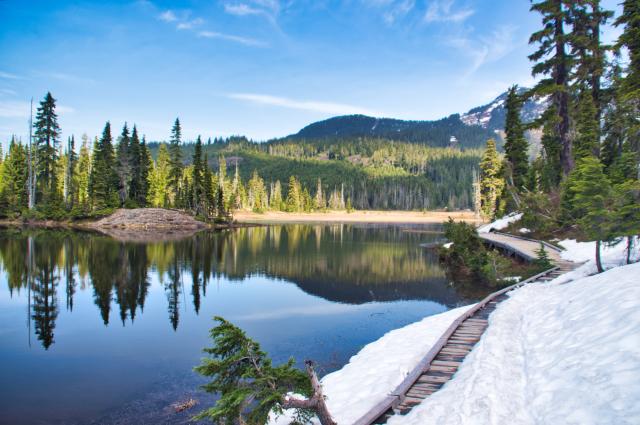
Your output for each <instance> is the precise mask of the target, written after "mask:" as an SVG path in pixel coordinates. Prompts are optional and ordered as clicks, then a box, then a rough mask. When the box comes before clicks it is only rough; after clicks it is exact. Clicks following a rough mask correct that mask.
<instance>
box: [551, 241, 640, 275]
mask: <svg viewBox="0 0 640 425" xmlns="http://www.w3.org/2000/svg"><path fill="white" fill-rule="evenodd" d="M558 243H559V244H560V245H561V246H562V247H563V248H565V251H562V252H561V253H560V256H561V257H562V259H564V260H568V261H573V262H576V263H582V262H584V263H585V264H583V265H582V266H581V267H578V268H577V269H575V270H573V271H572V272H569V273H566V274H563V275H562V276H560V277H558V278H557V279H555V280H554V282H556V283H563V282H569V281H571V280H574V279H580V278H582V277H585V276H590V275H592V274H595V273H596V272H597V271H598V269H597V267H596V261H595V257H596V243H595V242H577V241H575V240H574V239H565V240H563V241H560V242H558ZM633 246H634V249H633V250H632V252H631V260H632V261H638V260H640V238H638V237H635V238H634V243H633ZM600 255H601V259H602V265H603V267H604V268H605V269H610V268H612V267H617V266H622V265H624V264H625V262H626V259H627V241H626V239H622V240H621V242H620V243H618V244H616V245H609V246H607V245H604V244H603V245H602V247H601V249H600Z"/></svg>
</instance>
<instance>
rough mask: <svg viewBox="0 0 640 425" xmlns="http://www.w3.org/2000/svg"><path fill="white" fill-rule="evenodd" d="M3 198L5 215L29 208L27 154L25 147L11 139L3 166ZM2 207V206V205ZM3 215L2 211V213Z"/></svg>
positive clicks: (13, 138)
mask: <svg viewBox="0 0 640 425" xmlns="http://www.w3.org/2000/svg"><path fill="white" fill-rule="evenodd" d="M1 177H2V184H1V185H2V193H1V195H2V196H1V198H2V201H3V203H4V204H5V205H4V209H5V214H6V213H7V212H8V213H20V212H21V211H22V210H23V209H26V208H27V201H28V198H27V196H28V195H27V152H26V150H25V148H24V146H23V145H22V144H21V143H19V142H18V141H16V138H15V137H12V138H11V143H10V144H9V152H7V157H6V158H5V160H4V162H3V164H2V176H1ZM0 206H1V205H0ZM0 213H2V211H0Z"/></svg>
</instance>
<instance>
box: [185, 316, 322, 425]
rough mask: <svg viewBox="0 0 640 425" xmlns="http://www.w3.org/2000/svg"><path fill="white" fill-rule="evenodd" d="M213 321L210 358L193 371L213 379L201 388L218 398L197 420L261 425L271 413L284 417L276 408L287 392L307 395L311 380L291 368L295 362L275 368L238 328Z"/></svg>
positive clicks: (279, 409)
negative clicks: (217, 395)
mask: <svg viewBox="0 0 640 425" xmlns="http://www.w3.org/2000/svg"><path fill="white" fill-rule="evenodd" d="M214 320H215V321H217V322H218V324H217V325H216V326H215V327H214V328H212V329H211V331H210V336H211V339H212V340H213V347H212V348H206V349H205V350H204V351H205V352H206V353H207V354H209V355H210V357H208V358H204V359H202V363H201V364H200V365H199V366H197V367H196V368H195V370H196V371H197V372H198V373H200V374H201V375H204V376H206V377H209V378H211V381H210V382H209V383H207V384H205V385H203V388H204V390H205V391H207V392H209V393H215V394H219V395H220V398H219V399H218V400H217V401H216V404H215V406H213V407H212V408H209V409H207V410H205V411H203V412H202V413H200V414H199V415H197V416H196V419H210V420H212V421H214V422H216V423H222V424H228V425H232V424H236V423H238V422H240V423H245V424H248V425H263V424H264V423H266V422H267V418H268V417H269V413H270V412H271V411H276V412H280V413H281V412H282V409H281V407H280V403H281V402H282V400H283V398H284V396H285V395H286V394H287V393H288V392H295V393H298V394H302V395H305V396H309V395H310V394H311V384H310V382H309V378H308V377H307V375H306V374H304V373H303V372H301V371H300V370H298V369H296V368H295V362H294V360H293V359H290V360H289V361H288V362H287V363H285V364H282V365H280V366H274V365H273V364H272V362H271V359H270V358H269V357H268V356H267V355H266V353H265V352H263V351H262V350H261V348H260V345H259V344H258V343H257V342H255V341H253V340H252V339H251V338H249V337H248V336H247V335H246V334H245V332H243V331H242V330H241V329H240V328H238V327H236V326H234V325H233V324H231V323H229V322H227V321H226V320H224V319H223V318H221V317H215V318H214Z"/></svg>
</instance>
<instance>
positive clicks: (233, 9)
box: [224, 0, 282, 27]
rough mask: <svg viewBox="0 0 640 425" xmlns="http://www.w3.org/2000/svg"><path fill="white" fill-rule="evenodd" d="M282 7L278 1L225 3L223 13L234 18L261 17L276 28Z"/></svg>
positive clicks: (261, 0) (256, 0)
mask: <svg viewBox="0 0 640 425" xmlns="http://www.w3.org/2000/svg"><path fill="white" fill-rule="evenodd" d="M281 9H282V6H281V4H280V1H279V0H246V1H243V2H226V3H225V4H224V11H225V12H226V13H228V14H230V15H234V16H252V15H254V16H255V15H262V16H264V17H265V18H266V19H267V20H268V21H269V22H270V23H271V24H272V25H273V26H275V27H278V24H277V17H278V15H279V14H280V12H281Z"/></svg>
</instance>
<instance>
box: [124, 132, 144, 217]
mask: <svg viewBox="0 0 640 425" xmlns="http://www.w3.org/2000/svg"><path fill="white" fill-rule="evenodd" d="M128 154H129V169H130V177H129V190H128V191H127V192H128V199H130V200H131V201H133V203H134V204H135V205H136V206H139V207H144V206H145V205H146V193H145V187H146V182H147V175H146V174H147V173H146V172H145V170H146V167H147V152H146V147H145V146H143V145H142V144H141V143H140V137H139V136H138V129H137V128H136V126H135V124H134V126H133V130H132V131H131V139H130V142H129V152H128Z"/></svg>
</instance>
